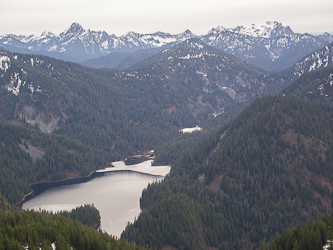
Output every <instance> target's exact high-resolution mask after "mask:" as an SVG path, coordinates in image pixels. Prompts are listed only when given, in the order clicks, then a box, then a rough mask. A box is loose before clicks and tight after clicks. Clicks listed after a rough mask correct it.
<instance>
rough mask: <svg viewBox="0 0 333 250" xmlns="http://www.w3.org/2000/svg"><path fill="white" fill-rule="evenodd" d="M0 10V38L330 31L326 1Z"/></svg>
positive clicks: (143, 0)
mask: <svg viewBox="0 0 333 250" xmlns="http://www.w3.org/2000/svg"><path fill="white" fill-rule="evenodd" d="M0 7H1V14H0V35H4V34H16V35H21V34H22V35H31V34H34V35H40V34H41V33H42V32H43V31H50V32H52V33H54V34H56V35H59V34H60V33H61V32H62V31H64V30H65V29H67V28H69V26H70V25H71V24H72V23H73V22H78V23H80V24H81V25H82V26H83V28H84V29H90V30H94V31H106V32H107V33H108V34H110V35H111V34H115V35H116V36H121V35H124V34H126V33H127V32H129V31H134V32H138V33H145V34H148V33H154V32H157V31H163V32H168V33H171V34H177V33H181V32H183V31H185V30H186V29H189V30H191V31H192V32H193V33H194V34H196V35H203V34H206V33H207V32H208V31H209V30H210V29H212V28H216V27H217V26H223V27H226V28H233V27H236V26H239V25H244V26H247V25H251V24H262V23H265V22H266V21H279V22H282V24H283V25H284V26H290V28H291V29H292V30H293V31H294V32H299V33H305V32H309V33H314V32H324V31H328V32H333V1H332V0H202V1H198V0H167V1H166V0H163V1H162V0H0Z"/></svg>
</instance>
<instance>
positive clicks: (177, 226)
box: [0, 23, 333, 250]
mask: <svg viewBox="0 0 333 250" xmlns="http://www.w3.org/2000/svg"><path fill="white" fill-rule="evenodd" d="M72 26H73V27H72V28H73V31H71V32H69V31H68V32H64V34H65V33H67V35H68V37H67V39H68V40H66V41H67V45H70V44H72V51H74V50H75V49H74V47H75V46H74V44H75V43H77V44H79V43H80V41H81V40H80V39H79V37H78V38H77V39H76V38H73V37H72V39H71V38H70V34H73V33H75V32H76V33H80V32H81V31H82V30H83V29H82V27H80V26H79V25H78V24H75V25H72ZM214 32H215V33H216V34H218V33H219V32H220V33H223V32H224V33H228V32H231V33H233V34H235V36H236V35H237V36H238V37H240V36H243V38H244V37H247V38H248V37H252V38H253V39H259V40H261V41H264V40H265V39H280V38H281V37H285V38H286V37H292V36H296V35H297V34H293V32H292V31H291V29H290V28H287V27H283V26H282V25H278V23H270V24H269V23H266V24H265V25H263V26H256V25H253V26H251V27H248V28H245V27H238V28H237V29H236V28H235V29H223V28H221V27H220V28H217V29H216V30H215V31H214ZM214 32H213V31H212V34H213V33H214ZM215 33H214V34H215ZM82 34H83V33H82ZM84 34H85V33H84ZM188 34H190V33H189V32H188ZM49 35H50V34H49ZM51 36H52V35H50V37H51ZM83 36H84V35H82V37H83ZM159 36H162V35H161V34H159ZM185 36H186V35H184V36H183V38H182V39H184V41H182V42H177V41H172V42H174V43H172V44H169V43H164V45H163V46H162V47H157V48H155V49H151V48H150V49H147V48H148V47H147V48H146V49H144V48H141V50H137V51H134V52H112V53H110V54H109V55H108V56H115V54H114V53H129V54H126V55H125V57H122V56H123V55H122V54H118V56H119V58H120V59H117V60H118V63H117V65H121V64H122V63H125V62H126V63H128V62H129V61H131V63H129V64H128V65H130V66H126V67H125V66H124V68H127V69H123V70H116V69H108V68H103V69H95V68H89V67H85V66H82V65H80V64H78V63H74V62H69V61H62V60H58V59H55V58H52V57H48V56H45V55H35V54H31V52H30V53H29V54H21V53H18V52H10V51H8V50H3V49H0V122H1V124H0V170H1V171H0V190H1V194H0V209H1V206H2V204H1V203H2V202H1V200H3V199H2V198H1V195H2V196H3V197H4V199H5V200H7V201H9V202H10V203H11V204H15V203H17V202H19V201H21V199H22V197H23V195H25V194H27V193H29V192H30V191H31V186H30V185H29V184H31V183H34V182H40V181H45V182H49V181H59V180H64V179H69V178H76V177H82V176H87V175H89V173H91V171H94V170H96V169H99V168H103V167H105V166H108V165H109V164H110V162H111V161H114V160H121V159H124V158H125V157H127V156H129V155H133V154H138V153H142V152H145V151H147V150H150V149H155V154H156V159H155V160H156V163H159V162H163V163H164V164H172V169H171V172H170V175H168V176H167V177H166V178H165V179H164V181H162V182H159V183H154V184H151V185H149V186H148V187H147V189H145V190H144V191H143V193H142V198H141V200H140V204H141V208H142V209H143V212H142V213H141V214H140V216H139V217H138V218H137V220H135V222H134V223H132V224H128V226H127V228H126V229H125V231H124V232H123V234H122V236H121V238H123V239H126V240H129V241H132V242H135V243H136V245H141V246H149V247H152V248H157V249H163V248H164V249H238V250H239V249H253V248H254V247H256V246H260V245H262V244H264V243H266V242H267V241H268V240H269V239H270V238H271V237H273V236H274V235H275V234H276V233H282V232H283V231H284V230H285V229H286V228H288V227H291V226H294V225H297V224H299V223H303V222H306V221H309V220H313V219H315V218H317V217H318V216H319V215H321V214H324V213H328V212H331V211H332V205H333V199H332V197H333V196H332V191H333V185H332V183H333V178H332V176H333V175H332V173H333V172H332V170H331V166H332V163H333V155H332V152H333V150H332V147H333V143H332V142H333V134H332V129H331V128H332V119H331V118H332V117H333V114H332V104H331V103H332V101H333V91H332V84H333V68H332V65H331V63H332V61H333V50H332V45H333V43H332V42H331V43H328V41H327V42H326V43H325V45H323V46H321V47H320V48H319V49H317V50H315V51H311V52H310V53H307V54H305V55H303V56H302V57H301V58H299V60H297V62H295V63H294V64H292V65H291V66H290V67H288V68H286V69H284V70H281V71H278V72H269V71H267V70H264V69H262V68H259V67H258V66H255V65H253V64H252V63H250V62H248V61H246V60H243V59H240V58H238V57H236V56H235V55H232V54H229V53H226V52H224V51H222V50H221V49H219V48H216V47H214V46H211V45H209V44H207V42H205V41H203V39H202V38H200V37H199V38H198V37H194V38H188V39H185ZM189 36H191V35H189ZM307 36H308V35H304V37H307ZM82 37H81V38H82ZM216 37H218V36H216ZM309 37H312V38H313V39H317V37H314V36H309ZM169 38H170V37H169ZM169 38H168V39H169ZM170 39H171V38H170ZM172 39H176V38H174V37H173V38H172ZM320 39H323V38H320ZM31 40H33V39H32V38H31ZM166 40H167V37H165V38H164V41H166ZM212 40H214V39H212ZM291 40H292V39H291ZM299 40H300V41H301V40H302V39H299ZM63 41H65V40H63ZM156 41H157V40H156ZM238 41H240V40H238ZM245 41H246V39H245V40H244V41H243V42H245ZM265 41H267V40H265ZM235 42H236V40H235ZM243 42H242V43H243ZM246 42H247V43H248V44H250V43H249V42H250V41H246ZM65 43H66V42H64V44H65ZM161 43H162V42H161ZM309 43H310V42H309ZM132 44H134V43H132ZM82 46H83V45H82ZM82 46H81V47H82ZM258 46H259V45H258ZM260 46H261V45H260ZM260 46H259V47H260ZM300 46H301V47H302V48H305V47H303V45H300ZM83 47H84V46H83ZM88 47H89V46H88ZM310 47H311V46H310ZM68 48H69V47H66V51H67V49H68ZM91 48H92V47H91ZM68 50H70V49H68ZM153 50H155V51H153ZM266 50H267V48H266ZM30 51H32V50H30ZM77 51H78V50H77ZM88 51H89V50H88ZM90 51H93V50H90ZM149 51H150V52H151V54H150V52H149ZM248 51H249V50H248ZM286 51H288V50H286ZM294 51H298V50H294ZM145 52H147V53H146V54H145ZM48 53H49V52H48ZM57 53H59V54H61V53H65V51H63V52H61V51H60V50H59V51H58V52H57ZM141 53H142V54H141ZM288 53H291V51H290V50H289V52H288ZM147 54H149V55H148V56H147ZM291 54H292V53H291ZM300 54H302V53H300ZM134 55H136V56H137V57H136V59H135V60H129V59H126V58H127V57H128V56H134ZM121 57H122V58H121ZM279 58H280V57H279ZM281 58H282V56H281ZM104 59H105V58H104ZM126 60H128V61H126ZM281 60H282V59H281ZM95 63H96V62H95ZM97 63H98V62H97ZM119 67H120V66H119ZM280 91H281V92H280ZM278 92H280V93H279V94H276V93H278ZM263 95H264V96H263ZM237 114H238V115H237ZM236 115H237V116H236ZM195 125H199V126H201V127H202V128H203V129H202V132H196V133H194V134H191V135H185V134H182V133H181V132H180V129H181V128H184V127H194V126H195ZM6 207H7V205H6ZM1 216H2V220H5V221H6V223H5V224H10V222H7V221H8V218H9V220H10V216H13V215H6V214H1ZM1 216H0V217H1ZM8 216H9V217H8ZM17 216H21V218H23V217H24V216H28V214H27V213H26V214H25V213H24V212H22V215H17ZM38 216H39V215H38ZM31 217H36V216H35V215H33V214H31ZM15 221H17V222H18V221H21V220H15ZM29 221H30V220H29ZM29 223H30V222H29ZM12 224H13V223H12ZM66 224H67V223H66ZM12 226H13V225H12ZM7 228H8V230H7ZM3 230H5V231H6V233H2V234H1V235H7V234H8V235H12V233H11V231H12V230H11V229H9V227H7V226H6V227H5V228H4V229H3ZM7 231H8V232H7ZM1 235H0V237H1ZM37 235H38V234H36V235H34V237H33V238H36V240H37V241H36V244H37V243H39V242H41V241H38V240H39V239H37ZM59 235H60V236H61V234H60V232H59ZM59 235H58V233H57V236H56V238H55V237H53V238H52V239H47V240H46V241H47V242H45V243H43V244H46V245H50V244H51V243H52V242H54V241H56V242H58V243H59V242H60V239H61V237H60V236H59ZM35 236H36V237H35ZM6 237H9V236H6ZM10 237H11V236H10ZM86 237H88V236H86ZM30 238H31V237H30ZM28 239H29V237H28V236H26V237H25V238H24V237H20V239H17V240H15V241H16V242H17V244H21V246H22V245H26V244H27V242H26V241H27V240H28ZM12 240H13V241H14V239H11V240H10V241H12ZM10 241H8V240H6V241H2V240H1V238H0V246H1V244H2V243H3V242H5V245H6V246H7V245H8V244H7V243H8V242H10ZM79 242H80V241H78V240H76V242H75V245H74V243H70V245H72V246H76V243H79ZM91 243H92V242H90V243H89V244H91ZM94 243H96V244H97V243H98V241H94ZM77 245H81V244H77ZM83 245H84V244H83ZM86 246H88V244H86ZM91 247H92V248H93V245H92V244H91ZM7 248H8V249H9V248H10V247H7ZM18 248H19V247H18ZM59 248H60V247H59ZM64 248H65V247H64ZM77 248H78V249H80V247H77ZM96 249H97V248H96Z"/></svg>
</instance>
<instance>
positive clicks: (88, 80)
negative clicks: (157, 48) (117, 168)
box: [0, 39, 289, 159]
mask: <svg viewBox="0 0 333 250" xmlns="http://www.w3.org/2000/svg"><path fill="white" fill-rule="evenodd" d="M0 65H1V68H0V70H1V75H0V76H1V77H0V83H1V86H2V88H1V96H2V98H1V100H0V105H1V106H2V107H3V108H2V109H1V111H0V112H1V113H0V120H1V121H6V122H14V123H17V124H24V123H29V124H31V125H34V124H36V125H37V126H38V127H39V128H40V129H41V130H42V131H43V132H47V133H50V132H56V133H60V134H64V135H67V136H70V137H71V138H72V139H76V140H78V141H81V142H82V143H84V144H86V145H90V146H96V147H98V148H99V149H102V150H107V151H109V150H110V149H111V153H112V156H113V157H117V158H118V159H119V158H120V159H121V158H125V157H126V156H128V155H131V154H133V153H134V152H137V150H139V151H145V150H150V149H152V148H155V147H156V146H157V145H159V144H160V143H161V142H163V141H164V140H168V138H170V133H171V134H173V135H175V136H176V135H177V134H178V130H179V129H181V128H182V127H192V126H195V125H204V124H207V122H210V121H214V120H219V121H223V120H226V119H229V117H230V116H232V115H233V114H235V112H238V110H240V108H241V107H243V106H244V105H246V104H247V103H248V102H250V101H251V100H253V99H254V98H256V97H257V96H260V95H262V94H265V93H274V92H277V91H279V90H280V89H281V88H283V87H284V86H285V85H286V84H287V83H288V81H289V80H288V77H284V76H283V75H281V74H280V75H270V74H268V73H267V72H265V71H263V70H261V69H259V68H257V67H255V66H253V65H250V64H249V63H247V62H244V61H241V60H239V59H237V58H235V57H233V56H230V55H227V54H225V53H223V52H221V51H220V50H217V49H214V48H212V47H210V46H207V45H205V44H204V43H203V42H201V41H200V40H198V39H194V40H189V41H185V42H183V43H181V44H179V45H176V46H174V47H172V48H170V49H167V50H164V51H163V52H160V53H158V54H156V56H153V57H151V58H150V59H147V60H146V61H145V62H144V63H142V64H139V65H137V67H136V68H135V69H132V70H126V71H116V70H110V69H100V70H97V69H89V68H86V67H83V66H80V65H78V64H74V63H70V62H62V61H58V60H55V59H52V58H48V57H43V56H33V55H20V54H12V53H9V52H6V51H2V52H1V63H0ZM106 124H107V125H106Z"/></svg>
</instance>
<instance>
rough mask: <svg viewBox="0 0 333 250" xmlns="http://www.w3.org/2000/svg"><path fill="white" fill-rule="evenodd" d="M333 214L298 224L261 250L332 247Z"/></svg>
mask: <svg viewBox="0 0 333 250" xmlns="http://www.w3.org/2000/svg"><path fill="white" fill-rule="evenodd" d="M332 239H333V214H331V215H330V216H329V215H324V216H322V217H321V218H320V219H317V220H315V221H313V222H311V223H307V224H303V225H298V226H297V227H293V228H291V229H288V230H286V231H285V232H283V233H282V234H281V235H279V234H278V235H277V236H276V237H275V238H274V240H271V241H270V242H269V243H268V244H267V245H266V246H264V247H262V248H260V249H261V250H273V249H285V250H322V249H323V246H326V245H327V246H330V248H328V249H332Z"/></svg>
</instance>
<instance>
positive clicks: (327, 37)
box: [318, 32, 333, 42]
mask: <svg viewBox="0 0 333 250" xmlns="http://www.w3.org/2000/svg"><path fill="white" fill-rule="evenodd" d="M318 37H321V38H323V39H325V40H326V41H328V42H333V35H332V34H330V33H328V32H325V33H324V34H322V35H319V36H318Z"/></svg>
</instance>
